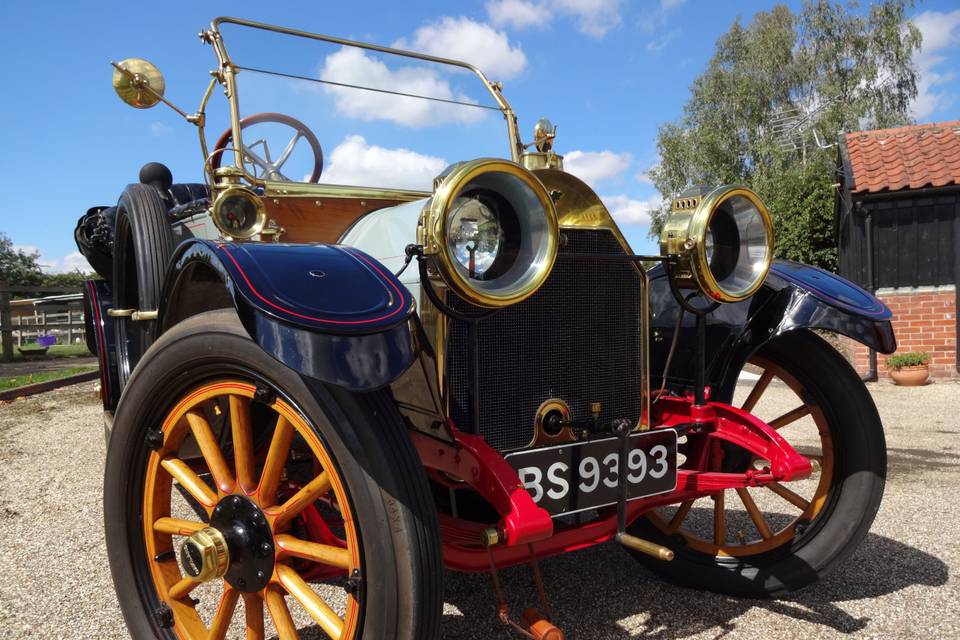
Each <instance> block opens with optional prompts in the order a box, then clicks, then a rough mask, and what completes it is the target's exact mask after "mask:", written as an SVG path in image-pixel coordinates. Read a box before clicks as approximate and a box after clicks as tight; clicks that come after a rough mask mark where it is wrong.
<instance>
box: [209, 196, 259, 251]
mask: <svg viewBox="0 0 960 640" xmlns="http://www.w3.org/2000/svg"><path fill="white" fill-rule="evenodd" d="M235 196H239V197H242V198H246V199H247V200H249V201H250V202H252V203H253V205H254V207H256V209H257V219H256V221H255V222H254V223H253V226H252V227H250V229H248V230H246V231H243V232H242V233H236V232H235V231H232V230H229V229H224V228H223V227H222V226H221V225H220V211H219V209H220V207H222V206H223V202H224V201H225V200H226V199H227V198H232V197H235ZM210 214H211V216H212V217H213V224H214V226H215V227H216V228H217V230H218V231H220V233H221V234H222V235H224V236H226V237H229V238H232V239H234V240H249V239H250V238H252V237H253V236H255V235H257V234H259V233H260V232H261V231H263V227H264V226H265V225H266V224H267V208H266V206H264V204H263V200H262V199H261V198H260V197H259V196H258V195H257V194H255V193H254V192H253V191H250V190H249V189H247V188H246V187H238V186H232V187H229V188H227V189H225V190H223V191H222V192H221V193H220V194H219V195H218V196H217V199H216V200H214V201H213V207H211V209H210Z"/></svg>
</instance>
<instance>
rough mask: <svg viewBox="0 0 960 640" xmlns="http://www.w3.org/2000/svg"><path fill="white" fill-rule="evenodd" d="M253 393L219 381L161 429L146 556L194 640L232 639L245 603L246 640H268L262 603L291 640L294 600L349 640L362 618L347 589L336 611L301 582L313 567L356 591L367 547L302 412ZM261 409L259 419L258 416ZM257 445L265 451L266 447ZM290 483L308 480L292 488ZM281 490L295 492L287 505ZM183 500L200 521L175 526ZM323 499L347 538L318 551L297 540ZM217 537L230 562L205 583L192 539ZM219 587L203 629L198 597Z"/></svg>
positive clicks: (150, 467) (147, 494)
mask: <svg viewBox="0 0 960 640" xmlns="http://www.w3.org/2000/svg"><path fill="white" fill-rule="evenodd" d="M255 395H256V387H255V386H254V385H253V384H250V383H249V382H244V381H242V380H218V381H212V382H209V383H207V384H204V385H203V386H201V387H199V388H197V389H195V390H193V391H192V392H190V393H189V394H187V396H186V397H185V398H184V399H183V400H182V401H180V402H179V403H177V405H176V406H175V407H174V409H173V410H172V411H171V412H170V413H169V414H168V415H167V417H166V419H165V420H164V421H163V425H162V427H161V433H162V434H163V445H162V447H161V448H160V449H158V450H157V451H154V452H152V453H151V454H150V456H149V460H148V463H147V476H146V488H145V491H144V504H143V514H144V519H143V526H144V537H145V540H146V551H147V557H148V558H149V562H150V572H151V575H152V576H153V580H154V583H155V585H156V587H157V591H158V593H159V594H160V595H161V599H162V600H163V602H164V603H165V604H166V605H167V606H168V607H169V608H170V611H171V613H172V615H173V617H174V620H175V624H174V628H175V629H176V630H177V631H178V635H179V636H180V637H182V638H185V639H187V638H190V639H192V638H204V639H206V638H223V637H225V634H226V632H227V630H228V629H229V628H230V625H231V622H232V621H233V620H234V618H238V617H239V612H238V611H237V603H238V601H239V600H240V598H243V602H244V612H243V620H244V622H245V625H246V627H247V637H248V638H258V637H263V636H262V632H261V630H262V629H263V628H264V618H265V611H264V605H266V615H268V617H269V620H270V621H271V622H272V624H273V628H274V629H275V630H276V632H277V633H278V634H279V636H280V637H281V638H288V637H293V636H294V635H295V634H296V630H295V626H294V622H293V618H292V616H291V612H290V610H289V608H288V605H287V600H286V598H285V596H289V597H290V598H291V599H292V600H293V601H294V602H295V603H297V604H298V605H299V606H300V607H302V609H303V611H305V612H306V613H307V614H309V616H310V618H312V620H313V621H314V622H315V623H316V624H317V625H318V626H319V627H320V628H321V629H322V630H323V631H324V632H325V633H326V634H327V636H329V637H330V638H352V637H353V636H354V634H355V631H356V628H357V624H358V619H359V609H360V603H359V602H358V600H357V598H356V597H354V595H351V594H350V593H347V592H346V591H344V593H342V594H338V595H340V596H341V597H340V598H338V600H339V602H336V603H333V602H328V601H327V600H326V599H325V598H324V597H323V595H321V594H319V593H317V592H316V591H315V590H314V589H312V588H311V587H310V585H309V584H308V583H307V581H306V580H305V579H304V575H305V574H308V573H309V572H310V570H311V569H315V568H314V567H311V566H310V564H311V563H316V564H319V565H320V566H321V567H322V568H326V569H328V570H329V569H332V570H333V571H332V573H333V574H334V575H336V574H339V575H342V576H343V577H344V578H347V579H346V580H344V581H342V582H341V584H340V585H339V586H338V588H340V589H351V590H352V587H351V586H350V585H351V583H350V582H349V576H350V575H351V574H353V572H356V573H357V575H359V574H360V570H361V566H360V545H359V539H358V537H357V532H356V530H355V527H354V523H353V516H352V513H351V509H350V506H349V504H350V503H349V499H348V495H347V492H346V488H345V485H344V481H343V480H342V478H341V477H340V474H339V472H338V471H337V470H336V467H335V466H334V464H333V461H332V460H331V458H330V454H329V453H328V452H327V450H326V448H325V447H324V445H323V443H322V442H321V441H320V439H319V438H318V437H317V434H316V432H315V431H314V430H313V429H311V428H310V426H309V425H308V423H307V422H306V420H305V419H304V418H303V417H302V416H301V415H300V414H299V413H297V412H296V411H295V410H294V409H293V407H291V406H290V405H289V404H288V403H287V402H285V401H283V400H280V399H276V400H274V401H273V402H272V403H270V404H266V405H261V406H260V407H253V406H252V405H253V403H254V396H255ZM255 408H257V409H260V410H259V411H257V412H256V413H257V415H256V417H255V415H254V413H255V412H254V409H255ZM264 435H267V436H268V437H263V436H264ZM257 436H261V437H259V438H258V437H257ZM257 440H261V441H262V442H261V446H260V447H259V448H258V447H257V446H256V444H255V442H256V441H257ZM258 449H259V450H258ZM293 478H299V480H300V481H299V482H296V483H292V482H291V480H292V479H293ZM281 484H285V485H287V487H293V488H288V489H287V491H286V494H287V495H284V491H283V487H282V486H281ZM179 492H183V493H184V494H186V496H189V499H188V500H186V502H187V503H188V505H183V506H190V507H194V508H196V507H199V509H196V510H197V511H199V512H200V513H198V514H194V516H193V517H191V516H189V515H188V516H185V517H176V515H175V512H174V509H173V507H174V506H176V505H175V504H174V498H176V497H179ZM321 500H322V501H324V502H325V503H326V504H328V505H329V506H331V507H333V508H332V509H331V510H330V511H331V512H333V513H336V514H338V515H339V522H338V523H337V526H338V528H342V531H343V536H344V537H343V539H340V538H338V537H336V536H334V537H333V539H332V540H327V541H325V542H323V543H321V542H314V541H312V540H309V539H303V538H301V537H299V536H300V535H302V532H306V531H307V525H308V524H309V523H310V521H309V520H308V519H307V518H306V517H305V516H304V512H305V511H307V510H308V509H311V510H312V511H313V513H312V515H313V517H314V518H321V521H322V517H321V516H320V514H319V513H318V511H317V510H316V509H315V507H314V506H313V505H314V504H315V503H317V502H318V501H321ZM181 511H183V509H182V510H181ZM204 515H205V516H206V517H203V516H204ZM296 525H299V526H296ZM211 529H212V530H213V531H214V532H216V533H215V534H213V535H216V534H219V535H220V536H222V537H223V539H224V542H225V543H226V546H227V552H226V554H225V555H226V556H227V557H226V558H225V559H223V560H222V561H221V565H220V567H219V568H216V567H214V568H213V570H212V571H210V572H208V575H206V576H204V575H203V569H205V568H206V567H204V566H203V563H204V562H209V558H206V557H204V555H205V552H206V551H207V549H206V547H204V546H203V543H202V542H197V541H196V540H195V539H194V536H195V535H196V534H197V533H198V532H200V533H201V535H202V536H208V535H211V534H210V533H209V532H210V530H211ZM331 542H332V544H331ZM211 544H212V543H211ZM191 552H192V553H194V554H195V555H196V557H197V558H198V560H197V561H196V562H194V560H193V559H192V558H190V557H189V556H190V554H191ZM211 553H216V549H214V550H212V551H211ZM298 560H302V561H306V562H298ZM185 565H186V566H185ZM188 567H189V568H188ZM191 573H193V574H194V575H190V574H191ZM328 573H329V571H328ZM204 577H205V578H206V579H201V578H204ZM218 581H219V582H222V584H220V585H218V586H220V596H219V600H218V601H217V603H216V606H215V607H214V608H213V610H212V611H209V612H207V616H206V617H207V618H208V620H204V617H205V616H204V612H203V611H201V610H198V609H199V603H200V601H198V600H195V599H194V598H193V597H191V594H193V593H195V590H196V589H197V588H198V587H200V586H201V585H209V586H213V585H212V583H214V582H218ZM201 601H202V599H201ZM206 604H207V605H208V607H210V606H213V604H214V603H210V602H207V603H206ZM335 607H337V608H340V609H342V610H343V613H339V612H338V611H336V610H335Z"/></svg>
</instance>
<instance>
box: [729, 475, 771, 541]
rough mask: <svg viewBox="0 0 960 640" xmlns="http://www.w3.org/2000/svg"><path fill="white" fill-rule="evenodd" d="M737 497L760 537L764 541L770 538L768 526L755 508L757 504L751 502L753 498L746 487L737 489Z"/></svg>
mask: <svg viewBox="0 0 960 640" xmlns="http://www.w3.org/2000/svg"><path fill="white" fill-rule="evenodd" d="M737 495H738V496H740V502H742V503H743V506H744V507H746V508H747V513H749V514H750V519H751V520H753V525H754V526H755V527H756V528H757V531H758V532H759V533H760V537H761V538H763V539H764V540H769V539H770V538H772V537H773V532H772V531H770V525H768V524H767V521H766V519H765V518H764V517H763V514H762V513H760V509H759V508H757V503H756V502H754V501H753V497H752V496H751V495H750V493H749V492H748V491H747V489H746V487H740V488H738V489H737ZM741 544H742V543H741Z"/></svg>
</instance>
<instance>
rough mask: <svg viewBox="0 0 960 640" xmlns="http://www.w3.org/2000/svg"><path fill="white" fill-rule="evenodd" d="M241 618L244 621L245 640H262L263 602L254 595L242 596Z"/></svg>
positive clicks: (246, 594)
mask: <svg viewBox="0 0 960 640" xmlns="http://www.w3.org/2000/svg"><path fill="white" fill-rule="evenodd" d="M243 617H244V618H245V619H246V626H247V640H264V634H263V600H261V599H260V596H258V595H257V594H255V593H245V594H243Z"/></svg>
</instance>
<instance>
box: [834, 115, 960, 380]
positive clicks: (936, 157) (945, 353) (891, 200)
mask: <svg viewBox="0 0 960 640" xmlns="http://www.w3.org/2000/svg"><path fill="white" fill-rule="evenodd" d="M839 147H840V148H839V165H840V166H839V168H838V175H839V178H840V180H839V182H840V188H839V189H838V192H837V201H836V211H835V214H836V217H835V224H836V231H837V239H838V246H839V250H840V273H841V275H843V276H844V277H846V278H849V279H850V280H852V281H854V282H856V283H857V284H859V285H860V286H862V287H864V288H866V289H868V290H870V291H873V292H874V293H876V295H877V297H879V298H880V299H881V300H883V301H884V302H885V303H886V304H887V305H888V306H889V307H890V308H891V310H892V311H893V313H894V323H893V324H894V330H895V331H896V334H897V342H898V345H899V347H898V349H899V351H926V352H928V353H929V354H930V356H931V359H930V374H931V376H932V377H939V378H956V377H960V363H958V360H957V333H958V319H957V309H958V306H960V304H958V303H960V297H958V280H960V121H952V122H941V123H935V124H924V125H916V126H909V127H900V128H896V129H881V130H876V131H858V132H855V133H848V134H845V135H843V136H841V138H840V145H839ZM852 351H853V353H854V361H855V362H854V364H855V366H856V367H857V370H858V371H859V372H860V373H862V374H864V375H867V374H868V373H869V372H870V370H871V368H872V367H873V366H876V373H877V374H878V375H879V376H881V377H882V376H885V375H886V369H885V366H884V358H883V357H882V356H881V357H879V358H875V359H874V360H873V363H874V364H873V365H871V355H870V354H869V352H868V350H867V349H866V348H864V347H861V346H860V345H856V346H855V347H853V349H852Z"/></svg>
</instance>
